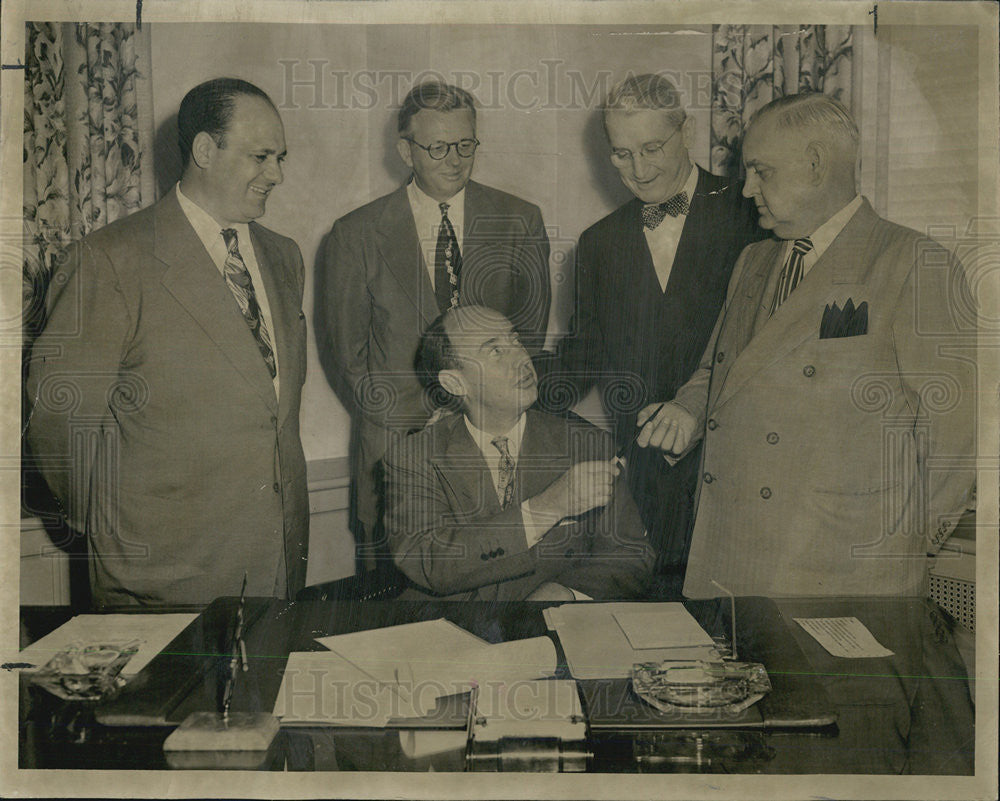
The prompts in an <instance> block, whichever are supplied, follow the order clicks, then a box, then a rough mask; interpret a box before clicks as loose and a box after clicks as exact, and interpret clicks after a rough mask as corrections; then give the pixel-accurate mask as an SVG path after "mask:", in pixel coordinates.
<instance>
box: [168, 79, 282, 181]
mask: <svg viewBox="0 0 1000 801" xmlns="http://www.w3.org/2000/svg"><path fill="white" fill-rule="evenodd" d="M240 95H248V96H250V97H259V98H261V99H262V100H266V101H267V102H268V103H269V104H270V106H271V108H275V105H274V102H273V101H272V100H271V98H270V97H268V95H267V92H265V91H264V90H263V89H261V88H260V87H259V86H254V85H253V84H252V83H250V82H249V81H244V80H241V79H240V78H213V79H212V80H210V81H205V82H204V83H200V84H198V85H197V86H196V87H195V88H194V89H192V90H191V91H190V92H188V93H187V94H186V95H184V99H183V100H182V101H181V107H180V110H179V111H178V112H177V144H178V145H179V146H180V149H181V163H182V165H183V166H184V167H187V165H188V162H189V161H190V160H191V148H192V146H193V145H194V138H195V137H196V136H197V135H198V134H200V133H201V132H202V131H204V132H205V133H207V134H208V135H209V136H211V137H212V139H213V140H215V144H216V145H217V146H218V147H225V144H226V131H227V130H229V123H230V122H231V121H232V119H233V109H234V107H235V105H236V98H237V97H239V96H240ZM275 110H277V109H275Z"/></svg>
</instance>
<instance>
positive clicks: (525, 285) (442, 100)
mask: <svg viewBox="0 0 1000 801" xmlns="http://www.w3.org/2000/svg"><path fill="white" fill-rule="evenodd" d="M397 125H398V129H399V140H398V143H397V148H398V150H399V155H400V157H401V158H402V159H403V161H404V162H405V163H406V165H407V166H408V167H410V169H411V170H412V171H413V175H412V177H411V178H410V180H409V181H407V183H406V184H405V185H404V186H402V187H400V188H399V189H397V190H396V191H395V192H392V193H391V194H389V195H386V196H384V197H381V198H379V199H377V200H375V201H372V202H371V203H369V204H367V205H365V206H362V207H361V208H359V209H356V210H354V211H352V212H351V213H350V214H348V215H346V216H345V217H342V218H341V219H339V220H337V221H336V223H334V226H333V230H332V231H331V232H330V235H329V236H328V237H327V239H326V241H325V243H324V245H323V248H322V250H321V252H320V257H319V264H318V266H317V274H316V340H317V345H318V347H319V355H320V360H321V362H322V364H323V369H324V370H325V371H326V375H327V379H328V380H329V381H330V384H331V385H332V386H333V388H334V390H335V391H336V392H337V394H338V396H339V397H340V398H341V401H342V402H343V403H344V405H345V406H346V407H347V408H348V410H349V411H350V412H351V415H352V418H353V425H354V431H353V436H352V445H351V449H352V472H353V479H354V493H355V495H354V504H353V506H354V516H355V518H356V520H355V523H356V526H355V535H356V536H357V538H358V540H359V545H360V546H361V547H360V548H359V557H361V562H362V564H364V565H365V566H367V567H370V566H372V561H373V559H374V557H375V556H376V554H378V553H379V549H378V548H377V547H376V546H378V545H379V542H380V541H381V540H382V536H381V534H380V533H379V532H378V521H379V518H380V513H379V509H378V502H377V500H378V476H377V474H376V465H377V464H378V462H379V460H380V459H381V458H382V455H383V454H384V453H385V449H386V446H387V444H388V442H389V440H390V438H391V436H392V434H393V432H395V433H396V434H397V435H402V434H405V433H406V432H407V431H409V430H410V429H412V428H414V427H419V426H421V425H423V424H424V422H425V421H426V420H427V418H428V416H429V414H430V410H429V409H427V407H426V406H425V405H424V404H423V402H422V400H421V389H420V384H419V382H418V381H417V378H416V375H415V374H414V372H413V357H414V354H415V353H416V350H417V342H418V341H419V339H420V334H421V332H422V331H423V330H424V329H425V328H426V327H427V326H428V325H429V324H430V323H431V321H433V320H434V318H435V317H437V316H438V315H439V314H440V313H441V312H442V311H444V310H445V309H447V308H449V307H450V306H452V305H456V304H469V303H477V304H482V305H484V306H489V307H490V308H493V309H496V310H497V311H499V312H501V313H502V314H503V315H505V316H506V317H507V318H508V319H510V320H511V321H512V322H513V323H514V326H515V328H516V329H517V330H518V332H520V333H521V335H522V336H523V337H524V341H525V343H526V344H527V345H528V347H529V348H530V349H532V350H533V351H534V350H538V349H540V348H541V346H542V344H543V343H544V339H545V331H546V326H547V322H548V313H549V296H550V290H549V267H548V260H549V243H548V239H547V237H546V234H545V229H544V227H543V225H542V216H541V212H540V211H539V209H538V207H537V206H534V205H532V204H530V203H526V202H525V201H523V200H521V199H520V198H517V197H514V196H513V195H509V194H507V193H505V192H500V191H499V190H496V189H491V188H490V187H488V186H483V185H481V184H477V183H475V182H474V181H470V180H469V176H470V175H471V174H472V167H473V164H474V162H475V153H476V148H477V146H478V145H479V141H478V140H477V139H476V111H475V103H474V100H473V98H472V96H471V95H470V94H469V93H468V92H466V91H464V90H462V89H459V88H458V87H455V86H450V85H447V84H442V83H433V82H432V83H424V84H420V85H418V86H416V87H414V88H413V89H412V90H411V91H410V92H409V94H408V95H407V96H406V98H405V99H404V100H403V104H402V107H401V108H400V111H399V117H398V121H397ZM382 550H383V551H384V549H382Z"/></svg>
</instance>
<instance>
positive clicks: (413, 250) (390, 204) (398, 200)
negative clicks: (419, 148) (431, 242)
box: [376, 184, 438, 324]
mask: <svg viewBox="0 0 1000 801" xmlns="http://www.w3.org/2000/svg"><path fill="white" fill-rule="evenodd" d="M376 247H377V248H378V252H379V254H380V255H381V257H382V260H383V261H384V262H385V265H386V267H387V268H388V270H389V272H390V273H391V274H392V276H393V279H394V280H395V281H396V282H397V284H398V285H399V287H400V289H401V290H402V294H403V295H404V296H405V297H407V298H409V299H410V301H411V302H412V303H413V305H414V307H415V308H416V310H417V311H418V312H419V313H420V315H421V317H423V319H424V323H425V324H430V323H432V322H433V321H434V319H435V318H436V317H437V316H438V307H437V299H436V298H435V297H434V288H433V287H432V286H431V279H430V277H429V276H428V274H427V265H426V264H425V263H424V256H423V249H422V248H421V246H420V238H419V236H418V235H417V226H416V223H415V222H414V221H413V211H412V210H411V209H410V201H409V199H408V198H407V196H406V185H405V184H404V185H403V186H401V187H400V188H399V189H397V190H396V191H395V192H393V193H392V194H391V195H389V198H388V200H387V202H386V205H385V208H384V209H383V210H382V216H381V217H380V218H379V222H378V228H377V231H376Z"/></svg>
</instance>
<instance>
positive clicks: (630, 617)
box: [614, 603, 712, 650]
mask: <svg viewBox="0 0 1000 801" xmlns="http://www.w3.org/2000/svg"><path fill="white" fill-rule="evenodd" d="M614 618H615V620H616V621H618V625H619V626H621V628H622V631H623V632H625V636H626V637H627V638H628V642H629V645H631V646H632V647H633V648H634V649H636V650H641V649H644V648H690V647H691V646H693V645H712V638H711V637H709V636H708V634H706V633H705V630H704V629H703V628H702V627H701V626H699V625H698V621H697V620H695V619H694V618H693V617H691V613H690V612H688V610H687V609H685V608H684V604H679V603H668V604H656V605H655V607H653V608H651V609H642V610H639V611H632V612H616V613H615V614H614Z"/></svg>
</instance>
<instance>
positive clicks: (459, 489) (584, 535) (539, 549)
mask: <svg viewBox="0 0 1000 801" xmlns="http://www.w3.org/2000/svg"><path fill="white" fill-rule="evenodd" d="M527 414H528V419H527V422H526V424H525V430H524V438H523V440H522V442H521V449H520V453H519V455H518V461H517V467H516V471H515V478H514V481H515V485H514V486H515V493H514V499H513V501H512V502H511V504H510V505H509V506H508V507H507V509H505V510H501V508H500V503H499V501H498V500H497V494H496V489H495V487H494V484H493V477H492V474H491V473H490V470H489V467H488V466H487V464H486V461H485V460H484V459H483V456H482V452H481V451H480V450H479V447H478V446H477V445H476V443H475V442H474V441H473V439H472V437H471V436H470V435H469V431H468V428H467V427H466V425H465V421H464V418H463V416H462V415H461V414H452V415H448V416H446V417H444V418H442V419H441V420H439V421H438V422H436V423H434V424H433V425H430V426H427V427H426V428H424V429H422V430H421V431H418V432H415V433H413V434H411V435H410V436H408V437H407V438H406V439H405V440H403V441H402V442H401V443H399V444H398V445H394V446H393V447H392V448H390V450H389V452H388V453H387V454H386V458H385V465H386V518H385V521H386V532H387V534H388V538H389V546H390V549H391V550H392V554H393V558H394V559H395V561H396V564H397V565H398V566H399V568H400V569H401V570H402V571H403V573H405V574H406V575H407V576H408V577H409V578H410V580H411V581H412V582H413V584H414V585H416V588H417V589H418V592H417V593H412V592H411V594H418V595H423V596H424V597H426V594H427V593H428V592H429V593H432V594H435V595H439V596H446V597H447V598H449V599H453V600H517V599H523V598H525V597H526V596H527V595H529V594H530V593H531V592H532V591H533V590H534V589H536V588H537V587H538V586H540V585H541V584H543V583H544V582H546V581H557V582H559V583H561V584H563V585H565V586H568V587H572V588H573V589H576V590H579V591H580V592H584V593H586V594H587V595H590V596H591V597H593V598H595V599H607V598H633V597H639V596H641V595H642V594H643V593H644V592H645V591H646V589H647V588H648V584H647V582H648V579H649V578H650V576H651V573H650V569H651V566H652V560H653V554H652V551H651V550H650V549H649V547H648V545H647V544H646V539H645V532H644V530H643V526H642V521H641V520H640V518H639V515H638V512H637V510H636V508H635V504H634V503H633V501H632V498H631V497H630V496H629V494H628V492H627V490H626V488H625V487H624V486H623V483H622V482H621V481H620V480H619V481H618V483H617V486H616V489H615V493H614V498H613V500H612V502H611V503H610V504H609V505H608V506H607V507H605V508H603V509H598V510H592V511H591V512H588V513H587V514H585V515H582V516H581V517H580V518H578V519H577V521H575V522H572V523H569V524H567V525H560V526H557V527H555V528H554V529H552V530H551V531H549V532H548V533H546V535H545V536H544V537H543V538H542V539H541V541H540V542H538V543H536V544H535V545H534V546H532V547H531V548H529V547H528V545H527V540H526V539H525V533H524V522H523V518H522V514H521V503H522V501H524V500H525V499H528V498H532V497H534V496H536V495H538V494H539V493H540V492H541V491H542V490H544V489H545V488H546V487H548V486H549V485H550V484H551V483H552V482H553V481H555V480H556V479H557V478H559V476H561V475H562V474H563V473H565V472H566V470H568V469H569V468H570V467H571V466H572V465H573V464H576V463H577V462H580V461H586V460H590V459H608V458H610V456H611V455H612V453H613V446H612V442H611V438H610V436H608V435H607V434H606V433H605V432H603V431H601V430H599V429H597V428H595V427H594V426H592V425H591V424H590V423H587V422H586V421H584V420H582V419H581V418H577V417H574V416H571V417H563V416H557V415H549V414H545V413H543V412H539V411H535V410H529V411H528V413H527Z"/></svg>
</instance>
